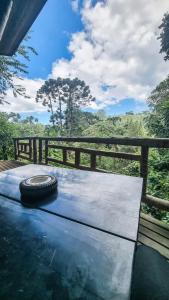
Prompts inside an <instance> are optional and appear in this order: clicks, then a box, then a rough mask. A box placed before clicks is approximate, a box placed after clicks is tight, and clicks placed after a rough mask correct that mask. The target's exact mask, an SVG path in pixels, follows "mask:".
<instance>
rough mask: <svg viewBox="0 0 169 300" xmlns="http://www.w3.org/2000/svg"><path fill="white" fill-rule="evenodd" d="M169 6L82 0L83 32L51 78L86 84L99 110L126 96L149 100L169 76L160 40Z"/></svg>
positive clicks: (153, 0) (156, 0) (156, 1)
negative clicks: (159, 84)
mask: <svg viewBox="0 0 169 300" xmlns="http://www.w3.org/2000/svg"><path fill="white" fill-rule="evenodd" d="M73 2H74V1H73ZM75 2H76V1H75ZM73 5H74V4H73ZM168 8H169V4H168V0H163V1H161V0H149V1H147V0H137V1H135V0H107V1H98V2H97V3H96V4H95V5H94V6H92V1H89V0H86V1H84V6H83V8H82V10H81V16H82V20H83V23H84V31H82V32H78V33H75V34H73V35H72V38H71V41H70V44H69V50H70V52H71V53H72V59H71V60H70V61H68V60H65V59H61V60H59V61H56V62H55V63H54V64H53V69H52V74H51V76H52V77H54V78H55V77H57V76H61V77H65V76H71V77H75V76H78V77H79V78H81V79H83V80H85V81H86V83H87V84H89V85H90V87H91V91H92V93H93V95H94V96H95V97H96V98H97V99H98V100H99V104H98V107H99V108H100V107H101V108H102V107H104V106H106V105H107V104H113V103H115V102H117V101H120V100H121V99H123V98H126V97H129V98H135V99H138V100H140V101H145V99H146V97H147V96H148V94H149V93H150V91H151V90H152V88H153V87H155V86H156V84H158V83H159V81H161V80H163V79H164V78H165V76H166V75H167V73H168V63H166V62H164V61H163V57H162V56H161V55H160V54H159V49H160V42H159V40H157V35H158V26H159V25H160V23H161V20H162V17H163V14H164V13H165V12H166V11H167V10H168ZM103 85H108V86H109V88H108V89H106V90H103V89H102V86H103ZM115 86H116V87H115ZM93 105H94V106H95V108H96V107H97V105H96V104H93Z"/></svg>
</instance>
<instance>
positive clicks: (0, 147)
mask: <svg viewBox="0 0 169 300" xmlns="http://www.w3.org/2000/svg"><path fill="white" fill-rule="evenodd" d="M0 129H1V130H0V141H1V143H0V159H5V160H6V159H8V157H9V155H10V154H11V149H12V136H13V133H14V128H13V125H12V123H11V122H9V121H8V116H7V114H6V113H0Z"/></svg>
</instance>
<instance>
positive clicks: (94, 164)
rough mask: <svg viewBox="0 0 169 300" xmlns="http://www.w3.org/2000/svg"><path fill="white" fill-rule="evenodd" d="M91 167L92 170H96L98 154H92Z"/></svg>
mask: <svg viewBox="0 0 169 300" xmlns="http://www.w3.org/2000/svg"><path fill="white" fill-rule="evenodd" d="M90 167H91V169H92V170H95V169H96V153H91V155H90Z"/></svg>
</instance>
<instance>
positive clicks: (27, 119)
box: [22, 116, 38, 125]
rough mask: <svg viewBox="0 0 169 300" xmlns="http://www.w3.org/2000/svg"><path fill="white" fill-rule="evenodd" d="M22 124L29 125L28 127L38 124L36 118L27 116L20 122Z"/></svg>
mask: <svg viewBox="0 0 169 300" xmlns="http://www.w3.org/2000/svg"><path fill="white" fill-rule="evenodd" d="M22 123H25V124H26V123H29V124H30V125H31V124H34V123H38V118H35V117H33V116H28V117H26V118H25V119H23V120H22Z"/></svg>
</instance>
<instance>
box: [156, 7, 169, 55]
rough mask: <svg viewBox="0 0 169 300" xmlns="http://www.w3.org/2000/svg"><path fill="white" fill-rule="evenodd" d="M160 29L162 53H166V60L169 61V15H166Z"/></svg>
mask: <svg viewBox="0 0 169 300" xmlns="http://www.w3.org/2000/svg"><path fill="white" fill-rule="evenodd" d="M159 28H160V29H161V33H160V36H159V37H158V39H160V40H161V49H160V53H165V56H164V60H169V13H166V14H164V17H163V19H162V23H161V25H160V26H159Z"/></svg>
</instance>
